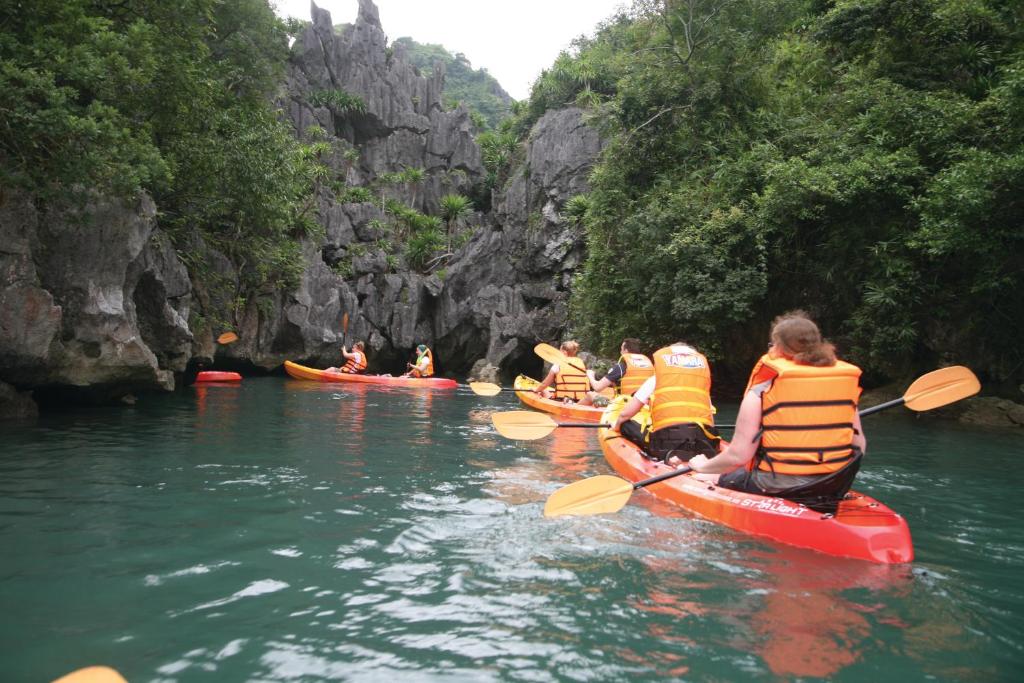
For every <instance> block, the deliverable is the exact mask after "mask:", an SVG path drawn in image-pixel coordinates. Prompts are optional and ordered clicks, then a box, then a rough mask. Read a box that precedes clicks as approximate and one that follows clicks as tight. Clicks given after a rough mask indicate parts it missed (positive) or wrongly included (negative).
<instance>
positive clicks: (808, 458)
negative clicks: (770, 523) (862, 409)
mask: <svg viewBox="0 0 1024 683" xmlns="http://www.w3.org/2000/svg"><path fill="white" fill-rule="evenodd" d="M860 374H861V371H860V368H858V367H857V366H855V365H852V364H850V363H847V362H844V361H841V360H838V359H837V358H836V354H835V347H834V346H833V345H832V344H830V343H829V342H827V341H825V340H823V339H822V337H821V332H820V331H819V330H818V326H817V325H816V324H815V323H814V321H812V320H811V319H810V318H809V317H808V316H807V314H806V313H804V312H803V311H791V312H789V313H786V314H784V315H782V316H779V317H778V318H776V319H775V321H774V322H773V324H772V334H771V344H770V345H769V350H768V353H767V354H765V355H764V356H762V357H761V359H760V360H759V361H758V362H757V364H756V365H755V366H754V370H753V371H752V372H751V374H750V381H749V382H748V383H747V389H746V391H745V393H744V396H743V402H742V403H741V404H740V410H739V415H738V416H737V418H736V431H735V434H734V436H733V440H732V442H731V443H730V444H729V447H728V448H726V449H725V450H724V451H722V452H721V453H720V454H718V455H716V456H715V457H713V458H707V457H704V456H696V457H694V458H693V459H691V460H690V461H689V463H688V464H689V466H690V468H691V469H692V470H693V471H694V472H698V473H700V474H699V475H698V477H699V478H700V479H703V480H705V481H710V482H713V483H717V484H718V485H719V486H721V487H723V488H727V489H733V490H736V491H745V492H748V493H758V494H762V495H771V496H778V497H780V498H788V499H790V500H796V501H799V502H803V503H805V504H807V505H808V507H813V508H815V509H823V510H826V511H829V510H834V509H835V504H836V503H837V502H838V501H839V500H840V499H841V498H842V497H843V496H844V495H846V492H847V491H849V489H850V486H851V485H852V484H853V478H854V477H855V476H856V474H857V470H858V469H859V468H860V461H861V457H862V456H863V455H864V452H865V450H866V449H867V439H866V438H865V436H864V431H863V429H862V428H861V424H860V416H859V415H858V414H857V401H858V400H859V398H860V392H861V387H860Z"/></svg>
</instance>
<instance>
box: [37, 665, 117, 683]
mask: <svg viewBox="0 0 1024 683" xmlns="http://www.w3.org/2000/svg"><path fill="white" fill-rule="evenodd" d="M53 683H128V681H126V680H124V677H123V676H122V675H121V674H119V673H117V672H116V671H114V670H113V669H111V668H110V667H109V666H87V667H86V668H84V669H78V670H77V671H72V672H71V673H69V674H66V675H64V676H61V677H60V678H58V679H57V680H55V681H54V682H53Z"/></svg>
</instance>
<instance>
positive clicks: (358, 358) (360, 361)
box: [325, 341, 366, 375]
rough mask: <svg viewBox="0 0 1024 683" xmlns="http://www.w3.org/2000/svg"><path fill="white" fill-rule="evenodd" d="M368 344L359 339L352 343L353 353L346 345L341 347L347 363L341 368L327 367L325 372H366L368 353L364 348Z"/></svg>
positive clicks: (358, 373) (354, 373) (355, 373)
mask: <svg viewBox="0 0 1024 683" xmlns="http://www.w3.org/2000/svg"><path fill="white" fill-rule="evenodd" d="M364 348H366V345H365V344H363V342H361V341H358V342H356V343H355V344H353V345H352V351H351V353H350V352H349V351H348V349H346V348H345V347H344V346H343V347H341V355H342V357H344V359H345V364H344V365H342V366H341V368H327V370H325V372H344V373H347V374H353V375H361V374H363V373H364V372H366V353H365V352H364V351H363V349H364Z"/></svg>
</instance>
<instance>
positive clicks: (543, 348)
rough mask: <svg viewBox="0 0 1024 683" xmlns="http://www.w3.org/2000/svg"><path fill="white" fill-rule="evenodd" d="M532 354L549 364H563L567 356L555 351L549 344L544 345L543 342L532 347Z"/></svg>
mask: <svg viewBox="0 0 1024 683" xmlns="http://www.w3.org/2000/svg"><path fill="white" fill-rule="evenodd" d="M533 352H534V353H536V354H537V355H538V356H540V357H541V358H543V359H544V360H546V361H547V362H549V363H551V364H555V363H564V362H565V360H566V359H567V358H568V356H566V355H565V354H564V353H562V352H561V351H559V350H558V349H556V348H555V347H554V346H551V344H545V343H543V342H541V343H540V344H537V345H536V346H534V347H533Z"/></svg>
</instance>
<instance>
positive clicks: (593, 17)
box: [270, 0, 629, 100]
mask: <svg viewBox="0 0 1024 683" xmlns="http://www.w3.org/2000/svg"><path fill="white" fill-rule="evenodd" d="M270 1H271V4H273V5H276V6H277V13H278V14H279V15H280V16H286V17H287V16H293V17H296V18H298V19H304V20H306V21H308V20H309V18H310V11H309V6H310V3H309V0H270ZM375 2H376V4H377V7H378V9H380V23H381V26H383V27H384V32H385V33H386V34H387V36H388V41H389V42H393V41H394V40H396V39H398V38H401V37H403V36H410V37H411V38H413V39H414V40H415V41H416V42H419V43H439V44H441V45H444V46H445V47H446V48H447V49H448V51H449V52H451V53H452V54H455V53H456V52H462V53H463V54H465V55H466V57H467V58H468V59H469V61H470V62H472V63H473V68H475V69H479V68H486V69H487V70H488V71H489V72H490V73H491V75H492V76H494V77H495V78H497V79H498V82H499V83H501V87H503V88H504V89H505V90H506V91H507V92H508V94H510V95H511V96H512V97H514V98H515V99H517V100H523V99H526V98H527V97H528V96H529V94H530V86H531V85H532V84H533V81H534V80H535V79H536V78H537V77H538V76H540V72H541V70H542V69H546V68H547V67H549V66H551V64H552V62H554V61H555V58H556V57H557V56H558V53H559V52H561V51H562V50H564V49H566V48H568V47H569V43H571V42H572V40H573V38H575V37H577V36H579V35H588V36H589V35H593V33H594V29H595V28H596V27H597V25H598V24H599V23H600V22H601V21H602V20H604V19H607V18H608V17H610V16H611V15H612V14H613V13H614V11H615V9H616V8H617V7H619V6H622V5H624V4H629V3H628V0H511V1H508V0H499V1H495V0H375ZM316 4H317V7H320V8H321V9H325V10H327V11H328V12H330V13H331V21H333V22H334V23H335V24H345V23H352V22H353V21H355V18H356V14H357V13H358V8H359V4H358V2H357V1H356V0H318V1H317V3H316Z"/></svg>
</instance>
